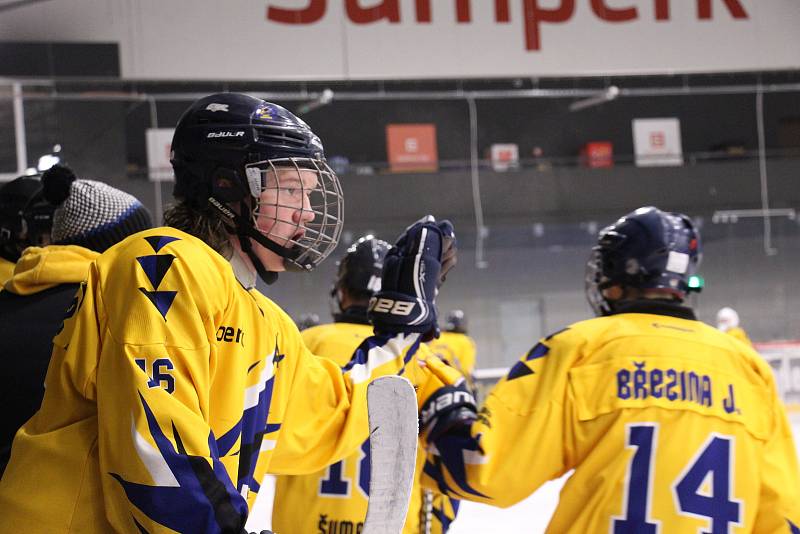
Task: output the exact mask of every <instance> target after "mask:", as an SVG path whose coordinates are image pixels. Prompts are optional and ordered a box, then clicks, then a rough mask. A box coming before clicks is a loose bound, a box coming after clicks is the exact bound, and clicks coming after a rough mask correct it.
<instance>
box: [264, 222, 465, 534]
mask: <svg viewBox="0 0 800 534" xmlns="http://www.w3.org/2000/svg"><path fill="white" fill-rule="evenodd" d="M388 250H389V245H388V243H386V242H385V241H382V240H380V239H377V238H375V237H374V236H372V235H368V236H365V237H362V238H361V239H359V240H357V241H356V242H355V243H353V245H351V246H350V248H348V249H347V252H346V254H345V256H344V257H343V258H342V260H341V261H340V262H339V266H338V269H337V274H336V279H335V281H334V284H333V288H332V290H331V299H332V307H333V309H334V314H333V318H334V322H333V323H329V324H322V325H318V326H313V327H310V328H308V329H306V330H303V332H302V336H303V340H304V341H305V343H306V346H307V347H308V348H309V350H311V351H312V352H313V353H314V354H317V355H319V356H326V357H329V358H330V359H331V360H333V361H334V362H336V363H337V364H338V365H341V366H344V365H346V364H347V361H348V356H347V355H349V354H351V353H352V352H353V350H355V348H356V347H358V346H359V345H360V344H361V343H363V342H364V340H365V339H366V338H368V337H369V336H371V335H372V326H371V325H370V322H369V317H368V316H367V305H368V303H369V299H370V297H371V296H372V294H373V293H374V291H376V290H379V289H380V284H381V269H382V268H383V259H384V256H385V255H386V252H387V251H388ZM419 353H420V355H422V354H427V349H426V347H425V346H424V345H423V346H422V347H420V350H419ZM369 450H370V449H369V440H366V441H365V442H364V443H363V444H361V446H360V447H359V448H358V449H357V450H356V451H354V452H353V454H351V455H350V456H348V457H347V458H345V459H343V460H341V461H339V462H336V463H335V464H332V465H330V466H327V467H325V468H324V469H322V470H320V471H318V472H316V473H313V474H310V475H296V476H280V477H278V479H277V482H276V487H275V500H274V504H273V507H272V528H273V529H274V530H275V531H276V532H298V533H301V532H303V533H304V532H308V533H315V534H316V533H320V534H329V533H330V534H335V533H339V532H353V533H356V532H360V530H361V528H363V523H364V518H365V517H366V514H367V504H368V500H369V481H370V456H369ZM423 459H424V453H423V452H422V450H420V459H419V462H418V467H421V466H422V461H423ZM420 474H421V472H420V471H419V470H418V476H417V480H418V478H419V475H420ZM421 511H422V488H421V487H420V486H419V483H416V484H415V487H414V488H413V489H412V493H411V501H410V503H409V507H408V515H407V517H406V523H405V526H404V527H403V532H404V533H406V534H417V533H420V532H423V530H422V529H421V528H420V513H421ZM452 519H453V516H450V517H447V518H444V523H445V524H446V525H449V523H450V522H451V521H452ZM350 529H352V530H350ZM424 532H428V533H430V534H436V533H437V532H446V527H445V528H442V521H440V520H439V519H437V518H432V519H431V525H430V526H429V528H428V529H427V530H426V531H424Z"/></svg>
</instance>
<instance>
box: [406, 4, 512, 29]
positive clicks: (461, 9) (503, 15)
mask: <svg viewBox="0 0 800 534" xmlns="http://www.w3.org/2000/svg"><path fill="white" fill-rule="evenodd" d="M415 7H416V11H417V22H420V23H423V24H427V23H429V22H430V21H431V0H415ZM471 7H472V3H471V1H470V0H456V20H457V21H458V22H460V23H462V24H463V23H468V22H472V14H471ZM494 18H495V21H497V22H511V15H510V13H509V10H508V0H494Z"/></svg>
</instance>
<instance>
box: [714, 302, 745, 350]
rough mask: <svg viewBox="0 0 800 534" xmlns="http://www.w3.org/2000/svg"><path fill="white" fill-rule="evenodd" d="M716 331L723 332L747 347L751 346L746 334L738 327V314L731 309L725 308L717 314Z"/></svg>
mask: <svg viewBox="0 0 800 534" xmlns="http://www.w3.org/2000/svg"><path fill="white" fill-rule="evenodd" d="M717 330H719V331H721V332H725V333H726V334H728V335H729V336H731V337H733V338H736V339H738V340H739V341H741V342H742V343H744V344H745V345H747V346H748V347H752V346H753V342H752V341H750V337H748V335H747V332H745V331H744V328H742V327H741V326H739V314H738V313H737V312H736V310H734V309H733V308H730V307H728V306H725V307H724V308H720V309H719V311H718V312H717Z"/></svg>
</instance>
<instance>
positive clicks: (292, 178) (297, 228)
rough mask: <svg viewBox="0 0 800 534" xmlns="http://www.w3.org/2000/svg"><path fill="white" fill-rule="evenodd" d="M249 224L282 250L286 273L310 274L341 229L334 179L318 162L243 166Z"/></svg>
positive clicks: (340, 207)
mask: <svg viewBox="0 0 800 534" xmlns="http://www.w3.org/2000/svg"><path fill="white" fill-rule="evenodd" d="M245 172H246V174H247V182H248V186H249V189H250V194H251V196H252V197H253V200H254V204H253V205H254V209H253V210H252V222H253V225H254V226H255V228H256V229H258V231H259V232H261V233H262V234H263V235H264V236H266V237H267V238H269V239H270V240H271V241H273V242H275V243H277V244H278V245H280V246H282V247H284V248H285V249H287V251H288V252H289V254H288V255H287V256H285V260H284V263H285V265H286V268H287V270H300V271H310V270H312V269H313V268H314V267H316V266H317V265H319V264H320V263H321V262H322V261H323V260H324V259H325V258H326V257H328V255H329V254H330V253H331V252H332V251H333V249H335V248H336V245H337V244H338V243H339V236H340V235H341V233H342V226H343V224H344V219H343V216H344V197H343V195H342V187H341V184H340V182H339V178H338V176H336V173H335V172H333V170H332V169H331V168H330V167H329V166H328V164H327V163H326V162H325V161H323V160H318V159H312V158H281V159H271V160H265V161H259V162H256V163H250V164H248V165H246V166H245Z"/></svg>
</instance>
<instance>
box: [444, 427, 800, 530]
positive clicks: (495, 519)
mask: <svg viewBox="0 0 800 534" xmlns="http://www.w3.org/2000/svg"><path fill="white" fill-rule="evenodd" d="M793 430H794V443H795V446H796V447H797V456H798V458H800V419H797V418H796V419H795V420H794V422H793ZM566 478H567V477H566V476H565V477H563V478H560V479H558V480H553V481H550V482H548V483H547V484H545V485H544V486H542V487H541V488H539V489H538V490H537V491H536V493H534V494H533V495H531V496H530V497H528V498H527V499H525V500H524V501H522V502H520V503H517V504H515V505H514V506H512V507H511V508H506V509H500V508H495V507H493V506H487V505H485V504H478V503H472V502H462V503H461V508H460V509H459V512H458V518H457V519H456V521H455V522H454V523H453V526H452V527H451V528H450V534H478V533H482V534H483V533H486V532H502V533H503V534H523V533H524V534H540V533H542V532H544V531H545V529H546V528H547V523H548V521H549V520H550V516H551V515H553V511H554V510H555V509H556V504H557V503H558V493H559V491H561V486H562V485H563V484H564V481H565V480H566Z"/></svg>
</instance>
